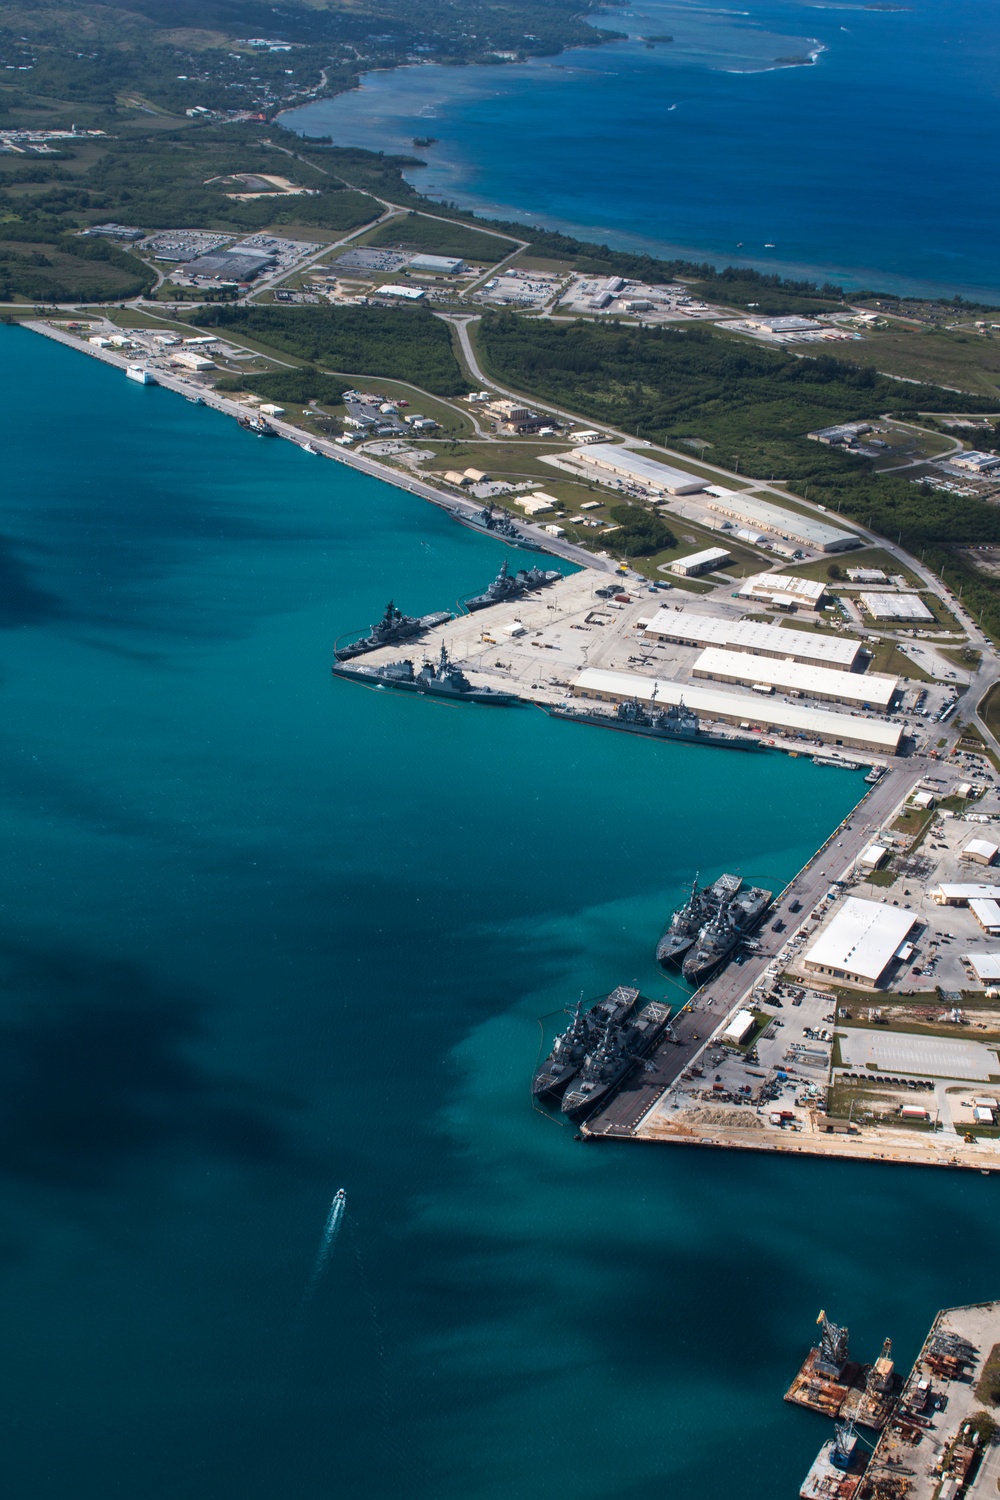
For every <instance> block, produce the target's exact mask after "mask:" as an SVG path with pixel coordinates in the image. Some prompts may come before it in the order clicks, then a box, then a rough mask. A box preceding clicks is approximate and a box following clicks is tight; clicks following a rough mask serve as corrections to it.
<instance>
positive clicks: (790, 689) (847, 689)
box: [691, 646, 899, 710]
mask: <svg viewBox="0 0 1000 1500" xmlns="http://www.w3.org/2000/svg"><path fill="white" fill-rule="evenodd" d="M691 671H692V673H693V675H694V676H695V677H708V678H710V679H711V680H712V681H713V682H743V683H746V684H747V685H748V686H753V687H767V688H770V689H771V690H772V691H773V690H774V689H775V688H777V689H778V690H779V691H780V692H783V693H801V694H802V695H803V696H804V697H806V698H821V699H824V700H825V701H826V702H828V703H849V704H850V705H851V706H852V707H853V708H861V707H865V708H877V709H881V710H885V709H887V708H888V707H889V705H890V703H891V702H892V700H893V697H894V696H895V692H896V689H897V687H898V686H899V678H898V677H882V676H879V675H873V676H871V677H868V676H865V675H863V674H862V673H860V672H841V671H838V670H836V669H835V668H833V667H818V666H816V665H815V663H811V662H810V663H806V662H801V661H776V660H775V659H774V657H772V656H749V655H748V654H747V653H746V652H745V651H726V650H723V649H722V647H720V646H706V647H705V650H704V651H703V652H702V653H701V655H700V656H699V657H698V660H697V661H696V662H695V664H694V666H693V667H692V668H691Z"/></svg>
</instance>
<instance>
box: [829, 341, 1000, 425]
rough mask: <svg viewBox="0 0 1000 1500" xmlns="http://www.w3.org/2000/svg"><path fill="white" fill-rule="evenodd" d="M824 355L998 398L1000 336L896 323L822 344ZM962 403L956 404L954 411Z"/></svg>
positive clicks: (999, 386)
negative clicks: (860, 336) (853, 338)
mask: <svg viewBox="0 0 1000 1500" xmlns="http://www.w3.org/2000/svg"><path fill="white" fill-rule="evenodd" d="M823 354H824V357H826V356H827V355H829V357H830V358H831V359H841V360H843V361H844V362H845V363H846V364H853V365H870V366H871V367H872V368H874V369H876V370H879V371H880V372H881V373H882V374H884V375H900V376H902V377H903V378H904V379H906V380H924V381H927V382H929V383H930V384H931V385H943V386H948V387H954V388H955V389H956V390H957V391H969V392H970V393H971V394H973V395H977V396H994V395H995V396H997V397H998V398H1000V336H997V335H993V336H984V335H983V334H980V333H966V332H964V331H959V330H951V329H945V328H935V329H927V328H919V329H917V328H912V329H911V328H907V327H906V326H905V325H904V324H902V323H894V324H893V325H892V327H891V328H890V329H887V330H886V331H885V332H884V333H881V332H874V333H870V334H866V336H865V338H864V339H863V340H861V341H860V342H851V343H850V344H824V346H823ZM960 409H961V403H960V402H959V403H958V404H957V405H956V411H957V410H960Z"/></svg>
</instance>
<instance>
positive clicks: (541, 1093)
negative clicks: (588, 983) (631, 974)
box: [531, 984, 639, 1099]
mask: <svg viewBox="0 0 1000 1500" xmlns="http://www.w3.org/2000/svg"><path fill="white" fill-rule="evenodd" d="M638 999H639V991H638V990H636V989H632V988H630V986H628V985H624V984H620V985H619V986H618V988H617V989H614V990H612V991H611V993H610V995H605V997H604V999H603V1000H598V1002H597V1004H596V1005H593V1006H591V1008H590V1009H589V1010H584V1008H583V1000H582V999H581V1000H579V1001H578V1002H577V1005H576V1009H575V1010H574V1012H573V1019H572V1021H571V1022H570V1024H569V1026H567V1028H566V1030H565V1031H563V1032H560V1034H559V1035H558V1036H557V1037H556V1039H555V1041H554V1042H553V1043H552V1051H551V1052H550V1053H549V1055H548V1057H547V1058H546V1059H545V1061H544V1062H543V1063H542V1064H541V1066H540V1067H539V1068H537V1069H536V1071H535V1076H534V1079H533V1080H532V1084H531V1092H532V1093H533V1094H534V1096H535V1098H536V1099H548V1098H558V1097H559V1095H560V1094H562V1092H563V1091H564V1089H565V1088H566V1087H567V1085H568V1084H569V1083H570V1081H571V1080H572V1079H574V1078H575V1077H576V1075H577V1073H579V1071H580V1069H581V1067H582V1066H583V1061H584V1058H585V1057H586V1055H587V1053H588V1052H589V1051H591V1050H593V1049H594V1048H595V1047H597V1046H599V1045H600V1042H601V1039H602V1037H603V1036H604V1035H605V1033H606V1032H607V1031H608V1029H609V1028H610V1027H612V1026H620V1025H621V1024H622V1023H623V1022H625V1021H626V1020H628V1018H629V1016H630V1015H631V1014H632V1012H633V1010H634V1009H635V1006H636V1001H637V1000H638Z"/></svg>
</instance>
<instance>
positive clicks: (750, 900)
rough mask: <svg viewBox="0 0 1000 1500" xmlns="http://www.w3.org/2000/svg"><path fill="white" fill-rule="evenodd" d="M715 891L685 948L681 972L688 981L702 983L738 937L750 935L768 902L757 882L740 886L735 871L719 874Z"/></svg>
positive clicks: (739, 880) (730, 950) (736, 941)
mask: <svg viewBox="0 0 1000 1500" xmlns="http://www.w3.org/2000/svg"><path fill="white" fill-rule="evenodd" d="M712 891H713V895H714V893H716V892H718V893H719V894H718V896H717V898H716V900H715V906H714V911H713V914H712V916H711V918H710V919H709V920H708V921H707V922H706V923H705V925H704V926H703V927H702V929H701V931H700V932H699V933H698V937H697V940H696V941H695V942H694V943H693V944H692V945H691V947H690V948H689V949H688V952H687V956H686V957H685V959H684V964H683V967H682V969H681V973H682V974H683V975H684V978H685V979H686V980H688V981H689V983H691V984H703V983H704V981H705V980H706V979H707V978H708V976H709V975H710V974H712V973H714V972H715V970H716V969H718V968H719V967H720V966H721V965H722V964H723V963H725V961H726V959H727V958H728V957H729V955H730V953H732V951H733V949H734V948H735V947H736V945H737V943H738V942H739V941H740V939H741V938H745V937H749V935H750V933H751V932H752V931H753V929H754V928H755V927H756V926H757V923H758V922H759V921H760V919H761V917H763V915H764V913H765V912H766V911H767V908H768V906H769V905H770V904H771V894H772V893H771V892H770V891H765V890H763V889H762V888H761V887H760V886H750V887H748V888H747V889H746V890H744V889H743V881H742V880H741V879H740V877H739V876H738V875H722V876H720V877H719V879H718V880H717V881H716V882H715V885H714V886H713V887H712Z"/></svg>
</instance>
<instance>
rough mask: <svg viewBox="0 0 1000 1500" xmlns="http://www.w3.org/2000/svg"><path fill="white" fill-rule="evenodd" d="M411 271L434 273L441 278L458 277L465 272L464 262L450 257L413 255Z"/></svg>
mask: <svg viewBox="0 0 1000 1500" xmlns="http://www.w3.org/2000/svg"><path fill="white" fill-rule="evenodd" d="M410 270H411V271H435V272H437V273H438V274H439V275H443V276H458V275H459V274H460V273H461V272H462V271H464V270H465V261H464V260H456V259H455V257H454V256H452V255H415V256H414V257H413V259H412V260H411V261H410Z"/></svg>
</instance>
